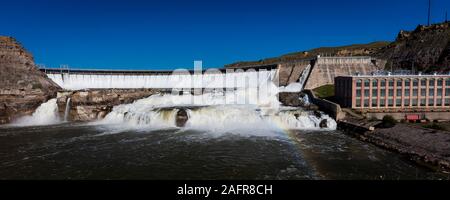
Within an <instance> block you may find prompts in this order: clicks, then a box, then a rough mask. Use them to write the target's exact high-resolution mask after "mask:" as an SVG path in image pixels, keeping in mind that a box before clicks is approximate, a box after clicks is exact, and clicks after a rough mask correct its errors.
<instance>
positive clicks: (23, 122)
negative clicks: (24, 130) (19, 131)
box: [12, 98, 60, 126]
mask: <svg viewBox="0 0 450 200" xmlns="http://www.w3.org/2000/svg"><path fill="white" fill-rule="evenodd" d="M59 122H60V119H59V113H58V104H56V98H55V99H50V100H49V101H47V102H45V103H43V104H41V105H40V106H39V107H38V108H37V109H36V111H34V113H33V114H32V115H31V116H25V117H22V118H19V119H17V120H16V121H15V122H13V124H12V125H16V126H34V125H49V124H56V123H59Z"/></svg>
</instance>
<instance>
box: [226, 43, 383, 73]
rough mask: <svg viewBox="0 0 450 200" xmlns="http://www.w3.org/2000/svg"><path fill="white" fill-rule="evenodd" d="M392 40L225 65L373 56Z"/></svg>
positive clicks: (327, 48)
mask: <svg viewBox="0 0 450 200" xmlns="http://www.w3.org/2000/svg"><path fill="white" fill-rule="evenodd" d="M389 44H390V42H385V41H381V42H372V43H369V44H353V45H348V46H340V47H320V48H316V49H311V50H308V51H301V52H296V53H290V54H286V55H282V56H280V57H274V58H268V59H264V60H259V61H247V62H236V63H233V64H229V65H225V67H227V68H239V67H246V66H249V67H250V66H254V65H269V64H276V63H282V62H289V61H296V60H302V59H311V58H315V57H317V56H318V55H327V56H371V55H373V54H374V53H376V52H378V51H379V50H380V49H382V48H385V47H386V46H388V45H389Z"/></svg>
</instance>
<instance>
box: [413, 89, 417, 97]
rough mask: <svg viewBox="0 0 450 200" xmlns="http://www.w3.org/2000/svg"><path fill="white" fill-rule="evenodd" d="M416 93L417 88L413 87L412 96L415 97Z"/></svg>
mask: <svg viewBox="0 0 450 200" xmlns="http://www.w3.org/2000/svg"><path fill="white" fill-rule="evenodd" d="M417 94H418V91H417V88H415V89H413V96H414V97H417Z"/></svg>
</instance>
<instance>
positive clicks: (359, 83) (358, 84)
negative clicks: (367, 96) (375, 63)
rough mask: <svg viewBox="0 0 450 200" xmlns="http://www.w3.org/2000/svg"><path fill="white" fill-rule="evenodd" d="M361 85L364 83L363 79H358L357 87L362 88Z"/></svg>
mask: <svg viewBox="0 0 450 200" xmlns="http://www.w3.org/2000/svg"><path fill="white" fill-rule="evenodd" d="M361 83H362V81H361V79H358V80H357V81H356V87H361Z"/></svg>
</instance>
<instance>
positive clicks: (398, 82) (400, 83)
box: [397, 79, 402, 87]
mask: <svg viewBox="0 0 450 200" xmlns="http://www.w3.org/2000/svg"><path fill="white" fill-rule="evenodd" d="M397 87H402V80H401V79H400V80H397Z"/></svg>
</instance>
